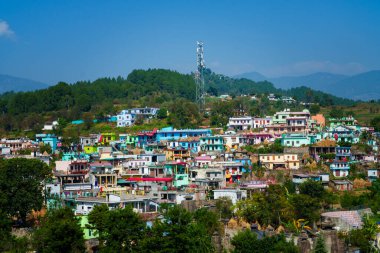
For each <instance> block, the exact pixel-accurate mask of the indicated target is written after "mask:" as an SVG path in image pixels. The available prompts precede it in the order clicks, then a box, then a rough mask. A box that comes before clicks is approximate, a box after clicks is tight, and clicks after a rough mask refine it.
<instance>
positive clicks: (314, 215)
mask: <svg viewBox="0 0 380 253" xmlns="http://www.w3.org/2000/svg"><path fill="white" fill-rule="evenodd" d="M291 203H292V205H293V207H294V211H295V214H296V218H297V219H305V220H308V221H310V222H315V221H317V220H318V219H319V212H320V209H321V203H320V202H319V200H318V199H315V198H313V197H310V196H309V195H306V194H296V195H293V196H292V198H291Z"/></svg>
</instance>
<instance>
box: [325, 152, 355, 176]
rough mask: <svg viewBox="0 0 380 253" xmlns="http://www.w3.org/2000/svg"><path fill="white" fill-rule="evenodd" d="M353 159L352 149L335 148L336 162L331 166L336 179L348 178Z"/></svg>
mask: <svg viewBox="0 0 380 253" xmlns="http://www.w3.org/2000/svg"><path fill="white" fill-rule="evenodd" d="M351 157H352V156H351V148H350V147H336V148H335V160H334V161H333V163H332V164H330V170H331V172H332V173H333V175H334V176H335V177H347V176H348V175H349V171H350V162H351Z"/></svg>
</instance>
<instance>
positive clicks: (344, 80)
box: [0, 70, 380, 101]
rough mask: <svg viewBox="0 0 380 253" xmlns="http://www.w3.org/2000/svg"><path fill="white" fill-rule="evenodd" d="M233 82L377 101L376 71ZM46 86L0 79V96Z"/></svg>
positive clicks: (253, 76) (254, 75)
mask: <svg viewBox="0 0 380 253" xmlns="http://www.w3.org/2000/svg"><path fill="white" fill-rule="evenodd" d="M234 78H246V79H249V80H253V81H256V82H260V81H265V80H267V81H269V82H271V83H273V84H274V86H275V87H276V88H281V89H290V88H294V87H300V86H306V87H309V88H311V89H314V90H320V91H323V92H326V93H330V94H332V95H335V96H337V97H343V98H349V99H354V100H364V101H368V100H372V99H374V100H378V99H380V70H373V71H368V72H364V73H361V74H357V75H353V76H346V75H339V74H332V73H326V72H318V73H314V74H309V75H303V76H283V77H277V78H268V77H265V76H264V75H262V74H260V73H258V72H249V73H243V74H240V75H237V76H234ZM48 86H49V85H48V84H45V83H42V82H38V81H34V80H29V79H26V78H19V77H14V76H10V75H0V93H4V92H7V91H15V92H17V91H31V90H38V89H44V88H47V87H48Z"/></svg>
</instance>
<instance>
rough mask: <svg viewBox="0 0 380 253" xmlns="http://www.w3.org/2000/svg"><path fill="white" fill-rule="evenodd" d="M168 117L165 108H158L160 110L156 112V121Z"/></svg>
mask: <svg viewBox="0 0 380 253" xmlns="http://www.w3.org/2000/svg"><path fill="white" fill-rule="evenodd" d="M167 117H168V110H167V109H165V108H160V110H158V111H157V118H158V119H166V118H167Z"/></svg>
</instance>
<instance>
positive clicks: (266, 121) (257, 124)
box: [253, 117, 272, 128]
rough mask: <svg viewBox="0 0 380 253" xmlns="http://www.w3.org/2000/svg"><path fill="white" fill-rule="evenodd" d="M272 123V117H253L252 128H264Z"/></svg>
mask: <svg viewBox="0 0 380 253" xmlns="http://www.w3.org/2000/svg"><path fill="white" fill-rule="evenodd" d="M271 124H272V117H265V118H253V128H265V127H266V126H269V125H271Z"/></svg>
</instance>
